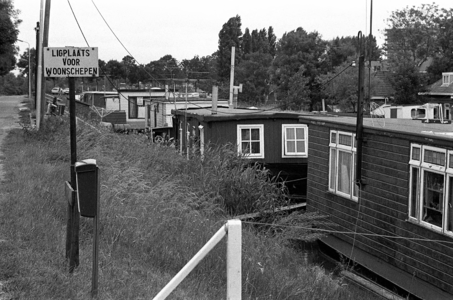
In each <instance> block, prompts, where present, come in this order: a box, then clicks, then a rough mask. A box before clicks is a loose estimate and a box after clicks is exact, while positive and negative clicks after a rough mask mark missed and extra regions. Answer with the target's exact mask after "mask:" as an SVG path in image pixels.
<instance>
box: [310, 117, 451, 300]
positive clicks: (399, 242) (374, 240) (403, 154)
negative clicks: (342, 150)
mask: <svg viewBox="0 0 453 300" xmlns="http://www.w3.org/2000/svg"><path fill="white" fill-rule="evenodd" d="M331 129H333V130H344V131H348V132H354V131H355V126H354V127H352V126H347V125H338V124H335V125H329V123H325V124H321V125H320V124H311V125H310V128H309V152H308V153H309V160H308V187H307V190H308V192H307V198H308V200H307V208H308V210H317V211H319V212H321V213H323V214H326V215H328V216H329V217H330V220H331V221H334V222H335V223H336V224H338V226H335V227H330V229H332V230H336V231H348V232H354V230H355V226H356V224H357V233H358V234H356V235H355V237H356V238H355V247H357V248H360V249H361V250H364V251H366V252H368V253H370V254H372V255H374V256H376V257H378V258H380V259H382V260H384V261H385V262H387V263H389V264H391V265H393V266H396V267H398V268H400V269H401V270H404V271H406V272H408V273H409V274H411V275H413V276H416V277H418V278H420V279H422V280H424V281H426V282H429V283H431V284H433V285H435V286H437V287H438V288H440V289H442V290H444V291H447V292H448V293H450V294H452V295H453V246H452V245H451V244H445V243H440V242H436V241H432V240H442V241H449V242H452V241H453V239H452V238H450V237H447V236H445V235H442V234H440V233H436V232H434V231H432V230H429V229H427V228H424V227H422V226H419V225H417V224H413V223H410V222H409V221H407V219H408V198H409V178H410V177H409V156H410V144H411V143H412V142H418V143H423V144H425V145H426V144H429V143H430V144H431V145H437V146H438V147H442V145H439V144H438V143H436V141H433V140H432V139H422V138H420V137H416V136H409V135H403V134H392V133H388V132H384V131H380V130H375V129H372V130H371V129H370V130H367V129H365V131H364V138H365V140H366V142H365V143H364V145H363V163H362V177H363V178H364V179H365V180H366V182H367V184H366V185H365V186H364V188H363V189H362V191H361V192H360V194H359V203H360V205H359V203H357V202H354V201H352V200H350V199H346V198H343V197H340V196H337V195H335V194H333V193H330V192H329V191H328V176H329V132H330V130H331ZM446 145H448V144H447V143H445V145H443V146H446ZM449 147H450V148H451V147H452V145H450V146H449ZM359 208H360V213H359V214H358V210H359ZM357 217H358V218H357ZM360 233H373V234H378V235H390V236H399V237H403V238H400V239H394V238H387V237H379V236H376V237H371V236H363V235H360ZM335 235H336V236H337V237H338V238H341V239H342V240H344V241H346V242H349V243H350V244H352V243H353V239H354V235H353V234H335ZM404 237H405V238H417V239H427V240H431V241H427V240H425V241H418V240H408V239H404ZM452 298H453V296H452Z"/></svg>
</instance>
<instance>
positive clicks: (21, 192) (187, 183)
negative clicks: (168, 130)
mask: <svg viewBox="0 0 453 300" xmlns="http://www.w3.org/2000/svg"><path fill="white" fill-rule="evenodd" d="M68 124H69V122H68V120H67V119H64V118H61V119H60V118H57V117H53V118H51V119H48V120H47V121H46V122H45V123H44V124H43V125H42V128H41V130H40V131H39V132H34V131H25V130H15V131H12V132H11V133H10V134H9V135H8V137H7V139H6V140H5V145H4V149H3V151H4V153H5V156H6V160H5V161H4V163H5V170H7V174H6V182H3V183H2V184H1V187H0V197H1V198H0V207H1V210H0V240H1V239H3V240H6V241H5V242H0V253H2V255H0V281H2V282H4V290H5V291H6V292H7V293H8V294H10V295H11V297H12V298H13V299H88V298H90V290H91V264H92V257H91V256H92V222H91V220H90V219H86V218H81V224H80V230H81V231H80V265H79V267H78V268H77V269H76V270H75V272H74V273H73V274H68V263H67V261H66V259H65V235H66V213H67V204H66V200H65V197H64V181H66V180H69V178H70V173H69V165H70V149H69V125H68ZM99 130H100V131H101V133H99V132H98V131H95V130H92V128H90V127H89V126H84V125H82V124H81V123H79V125H78V130H77V139H78V140H77V147H78V149H77V152H78V153H77V154H78V159H79V160H82V159H86V158H94V159H96V160H97V163H98V166H99V168H100V170H101V212H100V223H101V226H100V237H101V241H100V252H99V264H100V271H99V299H152V298H153V297H154V296H155V295H156V294H157V293H158V292H159V291H160V290H161V289H162V288H163V287H164V286H165V285H166V284H167V283H168V282H169V281H170V280H171V278H172V277H173V276H174V275H175V274H176V273H177V272H178V271H179V270H180V269H181V268H182V267H183V266H184V265H185V263H186V262H187V261H189V260H190V259H191V258H192V257H193V255H194V254H195V253H196V252H198V250H199V249H200V248H201V247H202V246H203V245H204V244H205V243H206V242H207V241H208V240H209V239H210V238H211V236H212V235H213V234H214V233H215V232H216V231H217V230H218V229H219V228H220V227H221V226H222V225H223V224H225V222H226V220H228V219H230V218H232V216H233V215H235V214H241V213H247V212H251V211H257V210H266V209H271V208H273V207H275V206H279V205H281V204H282V203H285V196H284V192H285V190H284V188H283V187H282V186H278V185H276V184H275V183H273V182H272V180H271V181H270V180H268V179H269V176H268V174H267V172H266V170H263V169H261V168H260V167H259V166H249V167H247V166H246V165H245V164H244V160H241V159H240V158H237V156H236V155H235V153H234V151H232V149H231V147H228V146H225V147H221V148H213V149H209V150H208V151H206V153H205V156H204V160H203V161H201V159H200V157H199V156H197V155H192V157H193V158H192V159H191V160H190V161H187V160H186V159H185V158H184V157H182V156H180V155H179V154H178V153H176V151H175V149H173V148H170V147H163V146H159V145H156V144H153V143H150V142H149V140H147V139H146V138H145V137H144V136H137V135H119V134H114V133H111V132H108V131H105V130H103V129H101V128H99ZM294 220H299V221H300V222H315V221H316V220H317V217H313V216H311V217H310V218H308V221H307V220H305V221H304V220H303V217H301V216H300V215H298V216H295V217H289V216H285V218H283V219H282V220H280V221H279V222H283V223H285V224H292V223H293V222H294ZM295 235H297V236H299V237H307V238H310V237H311V238H313V236H312V235H310V233H307V232H303V231H302V232H301V231H300V230H299V231H298V232H297V233H295V232H294V231H292V232H290V233H289V234H285V232H276V231H275V230H272V228H271V229H269V230H260V231H257V230H256V229H255V228H254V227H252V226H250V225H247V224H244V225H243V239H242V240H243V246H242V247H243V264H242V272H243V278H242V281H243V291H242V294H243V299H269V300H278V299H282V300H283V299H365V298H366V299H370V295H368V294H366V293H362V292H360V291H355V290H354V291H352V292H351V290H350V288H349V287H348V286H347V285H344V284H342V280H341V278H334V277H333V276H332V274H328V273H326V272H325V271H324V270H323V269H322V268H320V267H319V266H316V265H310V264H307V263H306V261H305V260H304V259H303V256H302V255H301V254H300V253H299V252H298V251H297V250H296V249H293V248H291V247H288V243H287V239H288V238H294V236H295ZM225 298H226V245H225V242H224V241H222V242H221V243H220V244H219V245H218V246H216V247H215V248H214V250H213V251H212V252H211V253H210V254H209V255H208V256H207V257H206V258H205V259H204V260H203V261H202V262H201V264H200V265H199V266H197V268H196V269H195V270H194V271H193V272H192V273H191V274H190V275H189V276H188V277H187V278H186V280H184V281H183V282H182V283H181V285H180V286H179V287H178V288H177V289H176V290H175V291H174V292H173V293H172V294H171V295H170V296H169V297H168V299H189V300H190V299H197V300H203V299H210V300H212V299H225ZM371 299H372V298H371Z"/></svg>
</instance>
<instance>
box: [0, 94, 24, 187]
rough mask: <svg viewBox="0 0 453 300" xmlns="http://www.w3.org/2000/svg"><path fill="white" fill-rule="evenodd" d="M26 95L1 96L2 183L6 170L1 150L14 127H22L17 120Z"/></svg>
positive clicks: (0, 169)
mask: <svg viewBox="0 0 453 300" xmlns="http://www.w3.org/2000/svg"><path fill="white" fill-rule="evenodd" d="M22 100H24V96H0V183H1V182H2V181H3V179H4V175H5V170H3V163H2V162H3V159H4V156H3V153H2V151H1V149H2V145H3V140H4V138H5V137H6V135H7V134H8V131H9V130H10V129H12V128H20V126H19V124H18V123H17V121H18V120H19V107H21V106H20V105H21V101H22Z"/></svg>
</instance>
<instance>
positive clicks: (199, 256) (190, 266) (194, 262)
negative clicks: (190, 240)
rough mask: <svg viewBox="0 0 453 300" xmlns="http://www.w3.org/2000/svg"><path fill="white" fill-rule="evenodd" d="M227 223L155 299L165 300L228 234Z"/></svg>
mask: <svg viewBox="0 0 453 300" xmlns="http://www.w3.org/2000/svg"><path fill="white" fill-rule="evenodd" d="M226 230H227V225H225V226H222V228H220V229H219V230H218V231H217V232H216V234H214V236H213V237H212V238H211V239H210V240H209V241H208V242H207V243H206V244H205V245H204V246H203V248H201V249H200V251H198V253H197V254H195V256H194V257H193V258H192V259H191V260H190V261H189V262H188V263H187V264H186V265H185V266H184V268H182V269H181V271H179V272H178V274H176V276H175V277H173V279H172V280H170V282H169V283H167V285H166V286H165V287H164V288H163V289H162V290H161V291H160V292H159V294H157V295H156V297H154V298H153V299H154V300H163V299H165V298H167V296H168V295H170V293H171V292H172V291H173V290H174V289H175V288H176V287H177V286H178V285H179V284H180V283H181V281H183V280H184V278H186V277H187V275H189V273H190V272H191V271H192V270H193V269H194V268H195V267H196V266H197V265H198V263H199V262H200V261H201V260H202V259H203V258H204V257H205V256H206V255H207V254H208V253H209V252H210V251H211V250H212V249H213V248H214V247H215V246H216V245H217V244H218V243H219V242H220V241H221V240H222V239H223V237H224V236H225V235H226Z"/></svg>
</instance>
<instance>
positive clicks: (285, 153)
mask: <svg viewBox="0 0 453 300" xmlns="http://www.w3.org/2000/svg"><path fill="white" fill-rule="evenodd" d="M289 128H294V129H297V128H302V129H303V130H304V137H303V139H297V138H295V139H294V142H295V143H296V145H295V148H296V150H297V141H303V142H304V148H305V151H295V152H288V151H287V149H286V144H287V141H288V140H287V137H286V129H289ZM291 157H308V126H307V125H303V124H283V125H282V158H291Z"/></svg>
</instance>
